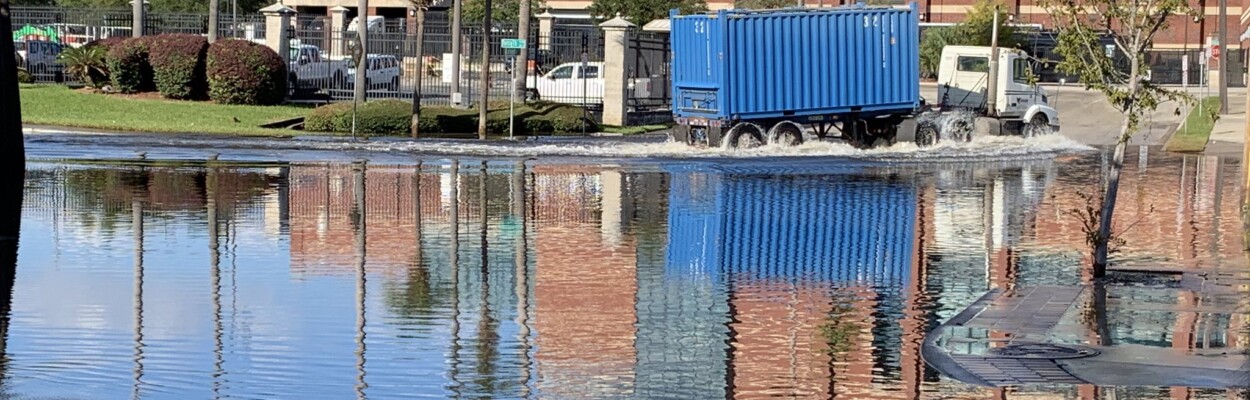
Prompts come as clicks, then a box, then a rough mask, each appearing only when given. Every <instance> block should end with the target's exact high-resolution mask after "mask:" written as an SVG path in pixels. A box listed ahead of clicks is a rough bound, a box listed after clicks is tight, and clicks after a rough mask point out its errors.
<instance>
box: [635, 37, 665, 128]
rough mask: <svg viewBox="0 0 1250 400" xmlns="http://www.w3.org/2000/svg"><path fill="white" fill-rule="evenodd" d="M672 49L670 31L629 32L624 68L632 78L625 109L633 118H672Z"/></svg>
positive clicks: (646, 120) (650, 120)
mask: <svg viewBox="0 0 1250 400" xmlns="http://www.w3.org/2000/svg"><path fill="white" fill-rule="evenodd" d="M671 52H672V48H671V47H670V44H669V37H668V35H667V34H657V33H653V32H636V33H633V34H631V35H630V37H629V53H627V54H626V56H625V59H626V68H625V71H626V76H627V77H628V78H629V85H628V90H627V91H626V93H628V98H627V103H626V106H627V108H626V111H627V112H628V113H629V114H630V119H631V120H634V121H637V122H638V123H652V122H665V121H667V120H671V119H672V114H671V111H670V109H669V107H670V106H671V105H672V93H671V90H672V85H670V82H671V79H672V77H671V76H670V75H669V73H670V72H669V71H670V63H671V60H672V57H671Z"/></svg>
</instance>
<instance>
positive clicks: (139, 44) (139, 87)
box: [105, 36, 154, 93]
mask: <svg viewBox="0 0 1250 400" xmlns="http://www.w3.org/2000/svg"><path fill="white" fill-rule="evenodd" d="M150 41H151V39H150V37H146V36H145V37H138V38H129V39H126V40H124V41H122V42H121V43H118V44H115V45H112V46H109V50H108V53H107V56H106V57H105V59H106V60H107V61H108V70H109V77H110V78H112V80H113V86H115V87H116V89H117V90H118V91H120V92H122V93H138V92H148V91H151V90H152V89H153V88H154V85H153V84H152V66H151V65H150V64H148V43H149V42H150Z"/></svg>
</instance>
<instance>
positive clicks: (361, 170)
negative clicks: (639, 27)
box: [0, 135, 1250, 399]
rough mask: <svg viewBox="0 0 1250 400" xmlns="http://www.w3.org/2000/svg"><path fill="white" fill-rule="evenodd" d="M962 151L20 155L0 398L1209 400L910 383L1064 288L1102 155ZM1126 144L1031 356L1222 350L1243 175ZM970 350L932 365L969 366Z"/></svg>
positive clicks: (48, 145)
mask: <svg viewBox="0 0 1250 400" xmlns="http://www.w3.org/2000/svg"><path fill="white" fill-rule="evenodd" d="M127 140H130V142H127ZM978 140H979V141H978V142H974V143H971V144H964V145H955V146H950V147H944V148H939V149H936V150H933V152H932V153H928V154H925V155H921V154H919V152H917V151H915V149H914V148H911V149H909V148H907V146H895V147H891V148H889V149H884V150H874V151H872V152H860V151H858V150H853V149H850V148H849V147H847V148H843V147H844V146H843V147H839V146H842V145H832V144H827V143H810V144H806V145H804V146H802V147H799V148H797V149H794V150H789V152H785V153H776V152H770V150H769V149H763V150H756V151H757V153H749V152H748V153H745V154H744V153H737V154H722V153H718V152H720V151H719V150H709V151H707V153H701V154H690V153H687V152H689V151H690V150H685V149H682V150H678V149H675V148H673V149H672V150H671V151H670V152H668V153H665V152H663V151H659V152H658V153H660V154H663V155H664V157H665V158H655V157H641V156H640V154H643V153H647V152H650V153H656V152H657V149H665V148H671V147H672V146H671V145H669V144H665V143H656V142H646V141H639V142H637V143H626V144H619V145H614V146H601V145H596V144H594V143H593V142H588V143H572V144H560V143H554V144H547V145H544V146H551V148H550V149H547V150H550V151H549V152H548V151H544V150H542V149H540V150H535V149H534V147H533V146H528V147H526V146H519V145H483V146H482V147H483V148H482V149H480V151H479V152H477V153H475V155H474V156H459V157H458V158H452V157H450V156H446V155H437V154H439V153H440V150H439V149H442V148H450V147H452V146H455V145H456V144H454V143H448V144H439V143H437V142H434V144H429V142H422V144H419V145H413V144H404V142H396V143H388V142H376V141H375V142H367V143H355V144H344V143H341V142H335V143H324V144H318V143H315V142H312V143H298V144H291V143H292V142H290V141H278V140H272V141H246V143H245V144H237V145H236V144H232V143H236V142H229V143H221V144H218V145H211V143H210V142H209V141H207V140H206V141H202V142H197V141H196V139H182V141H178V142H170V141H168V140H166V139H141V138H133V139H124V140H119V141H118V142H117V143H120V144H117V145H115V146H116V147H113V146H110V145H102V144H99V143H94V142H92V140H91V139H90V138H83V137H69V136H64V137H63V136H57V135H34V136H31V137H29V138H28V148H27V149H28V155H29V156H30V157H31V161H30V162H29V164H28V167H27V168H28V173H27V182H26V185H27V186H26V200H25V206H24V212H23V215H22V234H21V242H20V243H21V244H20V249H19V254H18V266H17V276H16V280H15V282H14V283H13V285H14V287H13V299H12V307H11V311H10V312H9V315H8V320H9V322H8V334H7V337H5V338H4V343H3V345H2V346H0V349H3V360H4V362H3V363H2V364H0V368H3V379H4V381H3V385H2V386H0V388H2V390H3V392H4V393H7V394H9V395H13V396H15V397H16V398H24V397H32V398H104V399H114V398H187V399H190V398H258V399H260V398H336V399H337V398H362V399H363V398H377V399H390V398H411V397H431V398H448V397H452V398H552V399H586V398H744V399H746V398H765V397H786V398H831V397H836V398H850V399H914V398H944V399H964V398H968V399H972V398H977V399H980V398H1020V399H1023V398H1030V399H1041V398H1046V399H1052V398H1053V399H1112V398H1120V399H1125V398H1141V399H1155V398H1172V399H1229V398H1237V397H1235V396H1238V394H1237V393H1234V391H1233V390H1227V389H1225V388H1220V387H1213V386H1212V385H1203V384H1201V382H1199V383H1195V384H1193V386H1192V387H1185V386H1161V385H1157V384H1150V383H1149V382H1145V383H1139V382H1132V381H1128V380H1126V381H1122V382H1124V383H1123V384H1117V385H1116V386H1097V385H1095V384H1092V383H1088V382H1094V381H1088V380H1087V381H1085V382H1076V383H1071V384H1057V383H1053V382H1051V383H1047V382H1042V381H1039V382H1037V383H1035V384H1032V383H1030V384H1024V385H1017V386H1013V387H1011V388H1009V389H995V388H990V387H981V386H976V385H971V384H968V383H964V382H961V381H960V380H957V379H954V378H952V377H950V376H948V375H946V374H943V373H941V372H939V371H938V370H937V369H935V368H934V367H933V366H931V365H928V364H926V362H925V360H924V359H922V356H921V353H922V347H923V344H924V343H925V340H926V337H927V336H928V335H930V334H931V332H934V331H935V329H937V328H938V327H939V326H941V325H942V324H943V323H945V322H947V321H949V320H951V319H952V318H955V317H956V316H957V315H959V314H960V313H961V312H963V311H964V310H965V309H968V308H969V307H970V306H973V305H974V303H977V302H978V299H980V298H982V296H984V295H986V294H987V293H989V292H991V291H994V290H1000V291H1002V290H1006V291H1010V290H1013V289H1014V288H1018V287H1033V286H1072V285H1082V284H1085V283H1088V282H1089V278H1088V272H1087V271H1085V270H1084V269H1083V268H1082V266H1083V265H1087V261H1085V257H1086V256H1087V255H1088V253H1089V251H1088V250H1087V248H1088V246H1087V245H1086V243H1085V237H1086V235H1085V233H1084V231H1083V230H1082V226H1083V223H1084V221H1083V220H1082V218H1081V217H1080V216H1079V213H1080V212H1079V211H1078V210H1084V209H1085V207H1086V206H1087V202H1086V199H1085V197H1084V196H1083V195H1095V194H1096V193H1098V191H1099V190H1100V189H1099V188H1100V184H1101V182H1100V177H1101V176H1102V175H1103V174H1102V171H1104V170H1105V168H1107V167H1108V166H1109V164H1110V157H1109V155H1108V154H1107V152H1106V151H1104V150H1102V149H1090V148H1088V147H1084V146H1081V145H1079V144H1076V143H1075V142H1071V141H1068V140H1066V139H1062V137H1058V136H1056V137H1053V138H1042V139H1039V140H1037V141H1033V142H1026V141H1024V140H1021V139H994V138H989V139H985V140H981V139H978ZM241 142H245V141H240V143H241ZM258 143H263V145H257V144H258ZM406 146H407V147H406ZM412 146H416V147H412ZM420 146H426V147H420ZM439 146H443V147H439ZM631 146H634V147H631ZM961 146H962V147H961ZM122 148H125V149H127V150H126V151H122V150H120V149H122ZM136 148H138V149H140V150H138V151H134V150H133V149H136ZM140 153H141V154H140ZM536 153H543V154H542V155H541V156H540V155H539V154H536ZM1129 153H1130V154H1129V156H1128V159H1127V161H1126V164H1125V169H1124V176H1123V179H1122V182H1121V189H1120V201H1119V203H1118V209H1117V212H1116V226H1117V231H1118V232H1122V233H1121V235H1120V238H1121V239H1122V240H1123V242H1122V244H1120V245H1119V246H1116V247H1115V248H1114V250H1115V252H1114V253H1113V254H1112V260H1113V264H1114V267H1113V272H1112V273H1111V275H1112V278H1113V279H1112V282H1111V283H1108V284H1107V285H1106V286H1102V285H1099V286H1098V289H1097V290H1093V291H1092V292H1093V293H1095V295H1094V296H1091V295H1090V293H1091V291H1085V292H1082V294H1079V295H1077V294H1074V295H1073V296H1074V297H1076V298H1078V300H1076V301H1077V302H1078V303H1077V304H1078V305H1077V306H1074V307H1072V308H1070V309H1065V310H1058V311H1057V314H1062V315H1056V318H1057V321H1058V322H1057V323H1056V324H1055V328H1054V330H1053V333H1052V334H1051V336H1050V338H1051V339H1052V340H1057V341H1063V342H1065V343H1073V344H1077V343H1080V344H1089V343H1091V342H1097V343H1096V344H1098V345H1100V346H1102V347H1100V349H1102V350H1101V351H1102V353H1104V354H1107V355H1108V356H1109V357H1111V356H1115V357H1121V356H1122V357H1134V355H1136V357H1163V358H1166V357H1168V356H1167V355H1168V354H1174V355H1177V357H1181V356H1209V355H1213V354H1244V353H1245V351H1246V349H1247V348H1250V324H1248V322H1250V304H1248V303H1247V301H1246V298H1247V288H1246V286H1245V285H1244V284H1243V285H1226V284H1225V283H1224V282H1227V281H1221V280H1215V279H1214V278H1212V279H1211V280H1209V281H1203V282H1199V283H1194V282H1193V281H1191V280H1188V279H1187V278H1181V277H1180V276H1181V275H1182V274H1181V273H1182V272H1183V271H1203V272H1204V273H1207V274H1208V275H1207V276H1212V277H1214V276H1216V275H1219V274H1231V275H1232V276H1240V278H1241V279H1245V278H1246V274H1250V269H1247V257H1246V254H1245V253H1244V252H1243V251H1242V242H1241V241H1242V231H1241V227H1242V222H1241V220H1240V205H1239V204H1238V201H1239V199H1240V194H1241V191H1240V190H1241V189H1240V188H1239V179H1240V178H1239V177H1240V176H1241V175H1240V165H1239V163H1240V161H1238V160H1229V159H1224V158H1217V157H1202V156H1180V155H1171V154H1166V153H1163V152H1161V151H1159V150H1157V149H1151V148H1144V147H1143V148H1131V149H1130V152H1129ZM329 154H334V155H333V156H330V155H329ZM140 157H142V159H140ZM213 158H215V159H214V160H211V161H206V160H210V159H213ZM357 159H368V162H358V161H356V160H357ZM1186 276H1188V275H1186ZM1221 276H1223V275H1221ZM1082 296H1086V297H1090V298H1091V299H1090V300H1088V301H1086V300H1082V299H1085V297H1082ZM1230 310H1231V311H1230ZM1059 311H1062V312H1059ZM967 329H968V330H969V331H968V332H964V333H960V334H966V336H967V337H969V338H977V337H980V336H977V335H981V336H984V337H993V335H994V330H993V329H989V330H987V331H985V332H981V333H977V332H976V331H975V328H967ZM982 334H983V335H982ZM955 342H958V341H951V342H946V346H947V348H952V349H953V348H955V347H958V346H957V344H958V343H955ZM952 343H955V344H952ZM961 343H962V342H961ZM968 343H972V344H970V345H968V346H965V348H961V349H960V350H952V351H959V352H963V353H960V354H980V353H978V352H980V351H982V350H983V349H978V348H976V344H975V343H977V342H975V341H969V342H968ZM1160 354H1162V356H1160ZM1211 363H1212V364H1214V363H1216V362H1214V361H1212V362H1211ZM1234 368H1236V366H1234ZM1093 369H1097V368H1093ZM1147 380H1149V379H1147ZM1156 382H1157V381H1156Z"/></svg>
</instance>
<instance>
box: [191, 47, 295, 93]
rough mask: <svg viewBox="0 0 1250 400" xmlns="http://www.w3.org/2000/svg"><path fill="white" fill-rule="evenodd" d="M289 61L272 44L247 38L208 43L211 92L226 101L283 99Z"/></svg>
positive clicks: (209, 90)
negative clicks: (253, 41)
mask: <svg viewBox="0 0 1250 400" xmlns="http://www.w3.org/2000/svg"><path fill="white" fill-rule="evenodd" d="M286 70H287V68H286V64H285V63H284V62H283V61H282V57H280V56H278V53H275V52H274V51H273V50H270V49H269V48H268V47H265V46H262V45H259V44H256V43H252V42H249V41H245V40H237V39H229V40H220V41H217V42H216V43H213V45H212V46H209V47H208V60H207V75H208V95H209V98H211V99H213V101H216V102H218V103H222V104H261V105H271V104H278V103H281V102H282V100H283V98H285V97H286V90H287V75H286Z"/></svg>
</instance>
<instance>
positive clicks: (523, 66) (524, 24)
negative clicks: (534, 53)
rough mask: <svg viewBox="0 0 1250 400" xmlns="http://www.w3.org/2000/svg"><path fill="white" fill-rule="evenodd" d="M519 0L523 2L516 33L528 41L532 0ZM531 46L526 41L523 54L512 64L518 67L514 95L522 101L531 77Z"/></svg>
mask: <svg viewBox="0 0 1250 400" xmlns="http://www.w3.org/2000/svg"><path fill="white" fill-rule="evenodd" d="M519 1H520V2H521V6H520V9H521V10H520V12H519V14H520V15H518V16H517V17H518V18H517V29H516V35H517V38H518V39H521V40H527V41H528V40H530V13H532V11H531V10H530V0H519ZM530 48H531V47H530V46H529V44H528V43H526V45H525V48H524V49H521V54H518V55H517V57H516V65H513V66H512V68H516V69H515V71H516V72H517V75H516V79H515V80H514V81H513V86H512V87H513V88H516V91H515V92H514V93H513V96H516V97H517V98H519V99H521V100H522V101H524V100H525V85H526V83H527V78H528V77H529V70H530V69H529V60H530V55H529V49H530ZM534 48H537V47H534Z"/></svg>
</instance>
